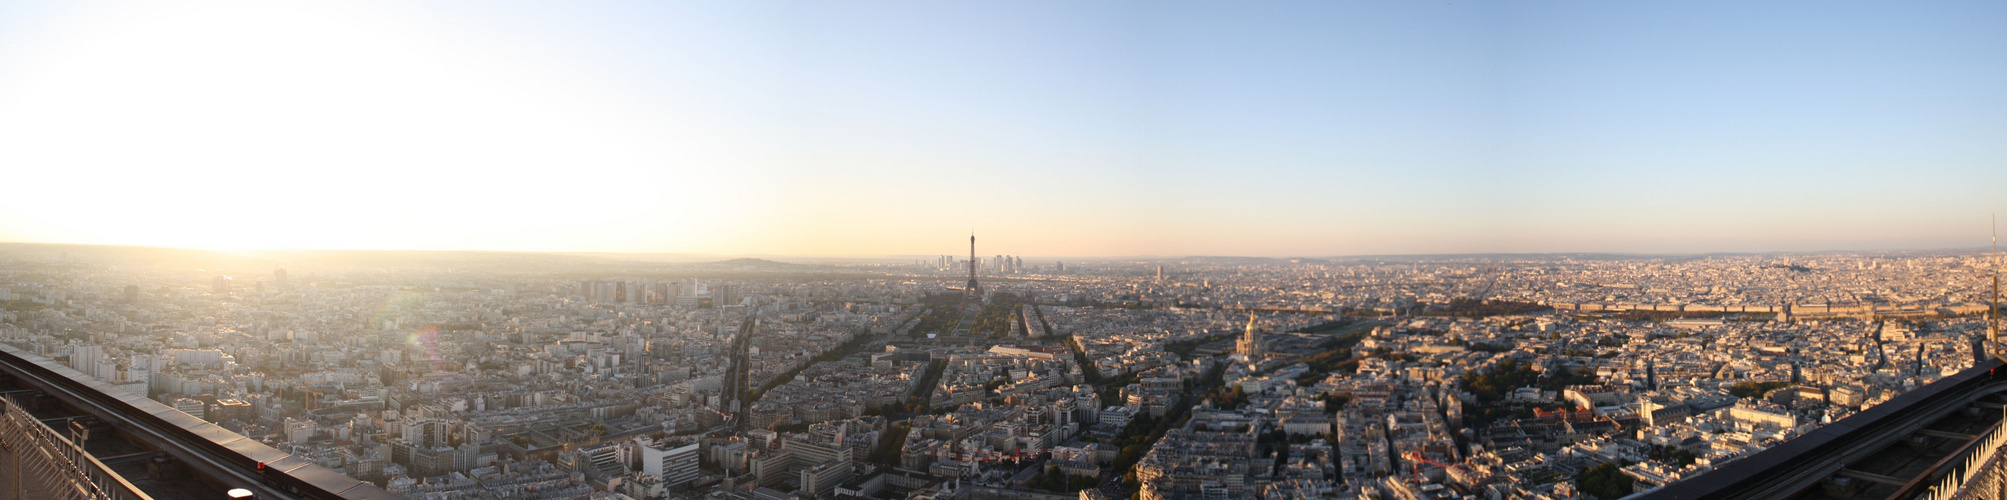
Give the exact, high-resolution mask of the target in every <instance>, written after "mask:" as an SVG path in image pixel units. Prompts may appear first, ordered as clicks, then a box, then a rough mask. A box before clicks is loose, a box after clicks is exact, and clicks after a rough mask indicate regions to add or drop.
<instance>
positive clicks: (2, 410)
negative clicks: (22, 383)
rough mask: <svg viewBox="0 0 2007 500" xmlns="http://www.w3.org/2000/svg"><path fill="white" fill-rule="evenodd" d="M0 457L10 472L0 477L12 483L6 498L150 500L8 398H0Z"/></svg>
mask: <svg viewBox="0 0 2007 500" xmlns="http://www.w3.org/2000/svg"><path fill="white" fill-rule="evenodd" d="M0 452H4V453H5V454H6V457H5V460H4V461H0V463H4V465H5V466H6V468H7V469H11V470H0V477H5V478H10V479H13V481H12V483H13V484H12V485H9V486H10V488H8V489H7V490H6V491H0V495H4V496H7V497H8V498H17V499H28V498H38V499H39V498H47V499H57V500H73V499H74V500H99V499H102V500H152V497H149V496H147V495H146V493H143V492H141V491H139V488H135V487H133V485H132V483H130V482H127V481H126V480H125V478H124V477H120V476H119V475H118V473H117V472H113V471H112V470H111V468H110V467H105V464H104V463H102V462H99V461H98V459H97V458H95V457H92V456H91V455H90V454H89V453H85V452H84V450H83V448H81V447H78V446H77V445H76V443H73V442H71V441H70V439H69V438H66V437H64V436H63V435H62V434H61V433H59V432H56V430H55V429H50V428H49V426H47V425H43V424H42V421H41V420H37V419H36V418H35V416H34V415H31V414H29V413H28V411H27V410H24V409H22V408H21V407H20V406H19V405H16V404H15V403H14V401H13V399H12V398H0Z"/></svg>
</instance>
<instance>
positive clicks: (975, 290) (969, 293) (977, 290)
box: [963, 233, 983, 300]
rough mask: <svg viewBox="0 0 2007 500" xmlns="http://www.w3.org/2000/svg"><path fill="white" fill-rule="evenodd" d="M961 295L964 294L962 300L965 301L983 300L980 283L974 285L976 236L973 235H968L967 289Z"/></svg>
mask: <svg viewBox="0 0 2007 500" xmlns="http://www.w3.org/2000/svg"><path fill="white" fill-rule="evenodd" d="M963 294H964V295H963V298H965V299H967V300H981V299H982V298H983V289H982V284H980V283H976V235H975V233H970V234H969V286H968V288H967V289H965V291H964V292H963Z"/></svg>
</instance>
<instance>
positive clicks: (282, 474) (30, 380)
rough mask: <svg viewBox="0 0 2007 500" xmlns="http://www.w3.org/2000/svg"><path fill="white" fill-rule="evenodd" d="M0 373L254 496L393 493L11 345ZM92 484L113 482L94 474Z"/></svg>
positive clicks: (0, 348) (2, 353)
mask: <svg viewBox="0 0 2007 500" xmlns="http://www.w3.org/2000/svg"><path fill="white" fill-rule="evenodd" d="M0 374H4V375H5V376H7V377H8V378H9V379H10V382H13V383H17V384H19V385H23V386H27V387H32V388H33V389H35V390H39V391H41V392H42V393H44V394H47V395H48V396H50V397H53V398H54V399H55V400H56V401H60V402H61V403H63V404H65V405H68V406H69V407H71V408H74V409H76V410H78V411H82V412H84V413H87V414H89V415H91V416H92V417H94V418H97V419H100V420H102V421H104V422H106V423H109V424H110V425H111V428H113V429H116V430H117V431H118V432H119V433H121V434H123V435H126V436H127V437H128V438H130V439H133V440H136V441H137V442H143V443H146V444H147V445H149V446H152V447H154V448H155V449H156V450H157V451H158V452H159V453H161V454H163V455H165V456H167V457H172V459H173V460H174V461H176V462H178V463H179V464H182V465H185V466H186V467H184V468H181V469H180V470H183V471H187V473H189V474H192V475H196V476H199V477H201V478H202V479H203V480H204V481H206V482H210V483H214V484H217V485H221V486H225V487H228V488H244V489H247V490H250V491H251V492H253V493H254V494H256V497H257V498H260V499H269V500H278V499H320V500H333V499H371V500H375V499H384V500H388V499H393V498H397V496H396V495H393V494H391V493H390V492H388V491H385V490H383V489H382V488H378V487H376V485H373V484H370V483H366V482H363V481H358V480H356V479H354V478H350V477H348V476H345V475H342V474H341V473H339V472H335V471H334V470H332V469H328V468H326V467H322V466H320V465H316V464H314V463H313V462H312V461H311V460H308V459H306V458H303V457H300V456H297V455H293V454H291V453H286V452H283V451H279V450H277V449H274V448H272V447H270V446H265V445H264V444H263V443H260V442H258V441H257V440H254V439H250V438H246V437H244V436H243V435H241V434H237V433H235V432H230V431H229V430H226V429H224V428H222V427H219V426H217V425H216V424H212V423H209V422H206V421H203V420H202V419H199V418H195V417H194V416H191V415H189V414H187V413H182V412H181V411H180V410H176V409H174V408H173V407H170V406H167V405H164V404H161V403H159V402H157V401H154V400H151V399H147V398H145V397H142V396H140V395H137V394H132V393H129V392H126V391H124V390H122V389H118V388H116V387H113V386H112V385H111V384H108V383H106V382H104V381H102V380H98V379H97V378H95V377H90V376H88V375H84V374H83V373H82V372H78V371H76V370H74V369H71V368H70V367H68V366H63V365H62V364H61V363H56V362H54V361H51V360H49V359H47V358H43V357H41V356H39V355H36V354H33V353H29V352H26V351H22V350H20V349H16V348H14V347H13V346H9V345H5V344H0ZM92 462H95V460H91V461H83V460H81V459H79V460H77V461H75V462H73V463H92ZM87 472H88V471H87ZM93 482H95V483H98V484H100V485H109V484H113V483H106V482H102V481H96V480H95V479H94V480H93ZM105 489H107V490H116V489H119V488H109V487H107V488H105ZM110 497H115V498H130V497H120V496H118V495H111V496H110Z"/></svg>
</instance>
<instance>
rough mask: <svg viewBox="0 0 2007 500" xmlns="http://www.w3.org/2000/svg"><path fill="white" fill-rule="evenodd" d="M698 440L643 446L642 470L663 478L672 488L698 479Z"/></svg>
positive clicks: (665, 484)
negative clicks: (686, 442) (679, 443)
mask: <svg viewBox="0 0 2007 500" xmlns="http://www.w3.org/2000/svg"><path fill="white" fill-rule="evenodd" d="M698 449H699V447H698V446H697V443H696V442H690V443H688V444H683V445H680V446H678V445H676V444H672V443H650V444H645V445H642V447H641V472H642V473H645V474H648V475H651V476H655V477H657V478H660V479H662V485H663V486H668V487H671V488H674V487H677V486H682V485H683V484H684V483H688V482H690V481H693V480H696V479H697V452H698Z"/></svg>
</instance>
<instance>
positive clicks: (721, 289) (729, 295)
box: [711, 284, 739, 307]
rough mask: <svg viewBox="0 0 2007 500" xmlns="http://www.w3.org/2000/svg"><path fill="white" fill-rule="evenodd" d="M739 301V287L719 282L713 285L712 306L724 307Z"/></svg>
mask: <svg viewBox="0 0 2007 500" xmlns="http://www.w3.org/2000/svg"><path fill="white" fill-rule="evenodd" d="M737 303H739V288H738V287H735V286H732V285H726V284H719V285H717V286H713V287H711V306H713V307H723V306H729V305H732V304H737Z"/></svg>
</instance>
